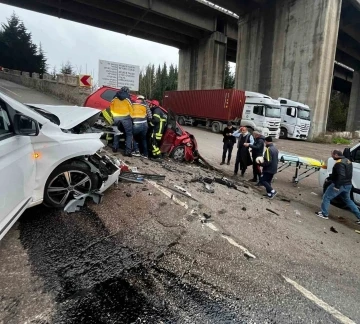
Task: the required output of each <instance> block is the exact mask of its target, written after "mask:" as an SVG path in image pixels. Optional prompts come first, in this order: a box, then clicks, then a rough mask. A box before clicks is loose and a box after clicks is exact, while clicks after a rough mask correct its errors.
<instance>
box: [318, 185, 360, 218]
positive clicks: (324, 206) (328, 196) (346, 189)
mask: <svg viewBox="0 0 360 324" xmlns="http://www.w3.org/2000/svg"><path fill="white" fill-rule="evenodd" d="M334 186H335V185H334V184H333V183H332V184H331V185H330V186H329V187H328V188H327V189H326V191H325V193H324V195H323V200H322V203H321V211H322V213H323V215H325V216H328V215H329V206H330V201H331V200H332V199H334V198H335V197H338V196H339V197H341V198H342V200H343V201H344V203H345V204H346V206H347V207H348V208H349V209H350V210H351V211H352V212H353V213H354V214H355V216H356V217H357V218H358V219H360V211H359V208H358V207H357V206H356V205H355V203H354V202H353V201H352V200H351V198H350V192H351V188H352V185H346V186H341V187H340V188H339V190H335V189H334Z"/></svg>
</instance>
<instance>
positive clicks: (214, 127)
mask: <svg viewBox="0 0 360 324" xmlns="http://www.w3.org/2000/svg"><path fill="white" fill-rule="evenodd" d="M211 130H212V131H213V133H219V132H220V130H221V125H220V123H218V122H213V123H212V124H211Z"/></svg>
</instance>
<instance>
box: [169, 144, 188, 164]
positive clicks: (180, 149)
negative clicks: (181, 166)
mask: <svg viewBox="0 0 360 324" xmlns="http://www.w3.org/2000/svg"><path fill="white" fill-rule="evenodd" d="M171 157H172V158H173V159H174V160H175V161H178V162H183V161H184V160H185V147H184V146H177V147H175V148H174V150H173V151H172V153H171Z"/></svg>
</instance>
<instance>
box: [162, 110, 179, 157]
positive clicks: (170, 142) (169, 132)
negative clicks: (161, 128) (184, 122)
mask: <svg viewBox="0 0 360 324" xmlns="http://www.w3.org/2000/svg"><path fill="white" fill-rule="evenodd" d="M182 133H183V131H182V130H181V128H180V126H179V125H178V123H177V122H176V115H175V114H174V113H173V112H172V111H171V110H169V111H168V112H167V122H166V130H165V132H164V135H163V137H162V140H161V145H160V150H161V152H162V153H167V152H169V151H170V150H171V149H172V147H173V146H174V144H175V141H176V136H178V135H179V136H180V135H182Z"/></svg>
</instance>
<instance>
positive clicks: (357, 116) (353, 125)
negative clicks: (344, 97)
mask: <svg viewBox="0 0 360 324" xmlns="http://www.w3.org/2000/svg"><path fill="white" fill-rule="evenodd" d="M346 130H347V131H349V132H354V131H358V130H360V72H359V71H354V77H353V82H352V86H351V94H350V102H349V110H348V116H347V121H346Z"/></svg>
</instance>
